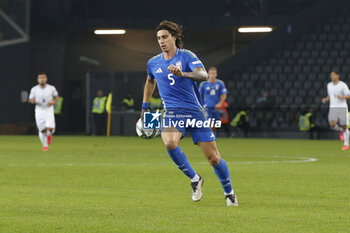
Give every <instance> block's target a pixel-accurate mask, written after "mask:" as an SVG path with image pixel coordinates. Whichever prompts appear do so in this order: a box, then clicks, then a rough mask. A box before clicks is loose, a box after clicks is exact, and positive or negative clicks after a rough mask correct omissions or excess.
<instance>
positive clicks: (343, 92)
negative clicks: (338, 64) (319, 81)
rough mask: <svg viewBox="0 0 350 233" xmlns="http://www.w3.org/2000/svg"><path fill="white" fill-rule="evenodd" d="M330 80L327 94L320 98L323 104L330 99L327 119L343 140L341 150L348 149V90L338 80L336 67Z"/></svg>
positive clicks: (349, 97) (349, 96)
mask: <svg viewBox="0 0 350 233" xmlns="http://www.w3.org/2000/svg"><path fill="white" fill-rule="evenodd" d="M330 76H331V80H332V81H331V82H330V83H328V85H327V93H328V96H327V97H325V98H323V99H322V103H323V104H325V103H327V102H328V101H330V104H329V113H328V121H329V125H330V127H331V128H332V129H333V130H336V131H340V140H342V141H344V146H343V148H342V150H349V129H348V127H347V125H348V117H349V116H348V104H347V103H346V100H347V99H350V91H349V88H348V86H347V85H346V84H345V83H344V82H343V81H340V80H339V78H340V73H339V71H338V70H337V69H334V70H332V72H331V75H330Z"/></svg>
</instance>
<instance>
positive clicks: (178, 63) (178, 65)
mask: <svg viewBox="0 0 350 233" xmlns="http://www.w3.org/2000/svg"><path fill="white" fill-rule="evenodd" d="M176 67H177V68H179V69H180V70H181V71H182V64H181V61H178V62H176Z"/></svg>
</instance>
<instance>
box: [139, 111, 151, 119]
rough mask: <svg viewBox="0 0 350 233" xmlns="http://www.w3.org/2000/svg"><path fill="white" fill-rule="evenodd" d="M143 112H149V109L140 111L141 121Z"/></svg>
mask: <svg viewBox="0 0 350 233" xmlns="http://www.w3.org/2000/svg"><path fill="white" fill-rule="evenodd" d="M144 112H149V109H147V110H145V109H141V116H140V118H141V119H143V113H144Z"/></svg>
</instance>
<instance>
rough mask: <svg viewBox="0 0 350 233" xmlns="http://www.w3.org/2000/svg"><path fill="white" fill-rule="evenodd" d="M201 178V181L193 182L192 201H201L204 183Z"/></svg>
mask: <svg viewBox="0 0 350 233" xmlns="http://www.w3.org/2000/svg"><path fill="white" fill-rule="evenodd" d="M198 176H199V180H198V181H196V182H192V183H191V186H192V201H195V202H197V201H200V200H201V198H202V186H203V183H204V180H203V178H202V177H201V176H200V175H198Z"/></svg>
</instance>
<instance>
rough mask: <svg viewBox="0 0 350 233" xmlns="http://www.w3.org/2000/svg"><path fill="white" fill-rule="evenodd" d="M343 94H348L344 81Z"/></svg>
mask: <svg viewBox="0 0 350 233" xmlns="http://www.w3.org/2000/svg"><path fill="white" fill-rule="evenodd" d="M343 95H350V91H349V87H348V85H346V84H345V83H344V87H343Z"/></svg>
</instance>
